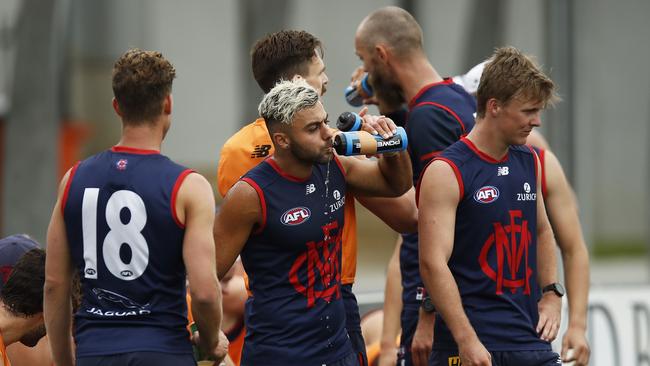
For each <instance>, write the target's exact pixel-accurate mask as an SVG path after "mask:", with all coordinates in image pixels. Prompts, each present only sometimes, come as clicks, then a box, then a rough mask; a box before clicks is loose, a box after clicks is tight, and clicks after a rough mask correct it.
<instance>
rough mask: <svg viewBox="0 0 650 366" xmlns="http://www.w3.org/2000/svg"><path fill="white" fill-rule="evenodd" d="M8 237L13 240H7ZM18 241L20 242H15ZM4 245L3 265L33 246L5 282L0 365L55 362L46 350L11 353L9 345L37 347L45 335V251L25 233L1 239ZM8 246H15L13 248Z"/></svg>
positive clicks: (0, 299)
mask: <svg viewBox="0 0 650 366" xmlns="http://www.w3.org/2000/svg"><path fill="white" fill-rule="evenodd" d="M8 239H9V240H10V242H8V241H7V240H8ZM16 242H18V243H19V244H17V245H14V244H15V243H16ZM0 245H1V247H0V254H1V255H2V257H1V258H0V260H1V261H2V262H3V264H4V263H7V262H6V260H9V261H12V260H13V259H16V255H17V254H18V253H20V252H23V251H24V250H26V249H27V248H29V247H32V248H31V249H28V250H27V251H24V252H23V253H22V254H21V255H20V257H19V259H18V260H17V261H16V262H15V265H13V268H12V269H11V271H10V272H9V273H8V277H7V279H6V281H3V282H4V285H3V286H2V291H1V292H0V302H1V305H2V306H0V364H1V365H4V366H10V365H11V362H10V360H14V362H15V363H14V365H16V364H21V365H26V364H27V363H26V362H28V361H34V362H35V363H34V364H32V365H44V364H46V363H47V364H49V363H51V360H50V359H49V357H48V356H49V355H44V354H43V353H42V349H36V350H25V349H20V348H13V349H12V350H11V352H9V350H8V349H7V348H6V347H9V348H11V347H13V345H14V344H15V343H17V342H20V343H21V344H23V345H25V346H27V347H34V346H36V345H37V344H38V343H39V341H40V340H41V339H42V338H43V337H44V336H45V323H44V321H43V284H44V282H45V251H44V250H43V249H40V248H39V247H38V244H37V243H35V242H34V241H32V240H31V239H29V238H27V237H24V236H13V237H9V238H5V239H3V240H2V241H0ZM8 246H10V247H13V248H11V249H9V248H8ZM17 246H20V247H21V248H18V247H17ZM10 252H13V253H10ZM4 268H7V267H3V269H4ZM3 275H4V273H3ZM3 277H4V276H3ZM3 279H4V278H3ZM9 353H11V354H9Z"/></svg>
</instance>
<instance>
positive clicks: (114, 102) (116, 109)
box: [112, 98, 122, 117]
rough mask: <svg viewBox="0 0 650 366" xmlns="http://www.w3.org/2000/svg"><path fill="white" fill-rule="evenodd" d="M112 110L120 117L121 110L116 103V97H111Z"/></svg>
mask: <svg viewBox="0 0 650 366" xmlns="http://www.w3.org/2000/svg"><path fill="white" fill-rule="evenodd" d="M112 103H113V110H114V111H115V113H117V115H118V116H120V117H122V111H120V105H119V104H118V103H117V99H115V98H113V102H112Z"/></svg>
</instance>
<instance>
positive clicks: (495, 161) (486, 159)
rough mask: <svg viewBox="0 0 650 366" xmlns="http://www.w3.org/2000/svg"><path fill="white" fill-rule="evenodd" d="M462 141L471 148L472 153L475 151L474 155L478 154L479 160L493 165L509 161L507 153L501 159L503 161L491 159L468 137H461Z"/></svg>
mask: <svg viewBox="0 0 650 366" xmlns="http://www.w3.org/2000/svg"><path fill="white" fill-rule="evenodd" d="M460 141H462V142H464V143H465V145H467V147H469V148H470V149H471V150H472V151H474V153H476V155H478V157H479V158H481V159H482V160H485V161H487V162H488V163H493V164H494V163H505V162H506V161H508V153H507V152H506V155H505V156H504V157H503V158H501V160H497V159H495V158H493V157H491V156H490V155H488V154H486V153H484V152H482V151H481V150H479V149H478V147H476V145H474V143H473V142H472V141H471V140H470V139H468V138H467V137H461V138H460Z"/></svg>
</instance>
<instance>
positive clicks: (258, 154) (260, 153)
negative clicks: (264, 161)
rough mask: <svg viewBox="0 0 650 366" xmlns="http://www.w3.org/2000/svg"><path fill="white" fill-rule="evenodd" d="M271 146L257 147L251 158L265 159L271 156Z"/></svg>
mask: <svg viewBox="0 0 650 366" xmlns="http://www.w3.org/2000/svg"><path fill="white" fill-rule="evenodd" d="M269 150H271V145H255V149H254V150H253V152H252V153H251V158H264V157H266V156H269Z"/></svg>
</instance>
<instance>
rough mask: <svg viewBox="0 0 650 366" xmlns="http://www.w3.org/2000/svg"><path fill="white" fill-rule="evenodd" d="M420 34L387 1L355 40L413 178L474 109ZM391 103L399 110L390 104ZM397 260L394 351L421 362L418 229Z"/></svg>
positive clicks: (425, 350)
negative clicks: (404, 141) (400, 132)
mask: <svg viewBox="0 0 650 366" xmlns="http://www.w3.org/2000/svg"><path fill="white" fill-rule="evenodd" d="M422 37H423V34H422V29H421V28H420V25H419V24H418V23H417V21H416V20H415V19H414V18H413V16H411V14H409V13H408V12H407V11H405V10H403V9H401V8H398V7H393V6H389V7H384V8H381V9H379V10H376V11H374V12H372V13H371V14H369V15H368V16H367V17H365V18H364V19H363V21H362V22H361V24H360V25H359V27H358V28H357V31H356V34H355V41H354V44H355V50H356V54H357V56H358V57H359V58H360V60H361V61H362V63H363V69H364V71H366V72H368V74H369V79H370V81H371V84H372V86H373V88H374V89H375V90H377V99H378V101H377V103H378V105H379V108H380V113H382V114H385V115H389V116H394V115H402V116H404V118H405V121H404V122H403V125H404V126H405V128H406V133H407V135H408V139H409V153H410V156H411V163H412V170H413V176H412V177H411V178H412V180H413V182H414V183H415V182H417V181H418V179H419V176H420V173H421V171H422V169H423V168H424V166H425V165H426V164H427V163H428V162H429V161H430V160H431V159H432V158H434V157H435V156H436V155H438V154H440V153H441V152H442V150H444V149H445V148H446V147H448V146H449V145H451V144H453V143H454V142H456V141H458V139H460V138H461V136H464V135H465V134H467V133H468V132H469V131H470V130H471V128H472V126H473V125H474V116H473V114H474V112H475V111H476V103H475V101H474V99H473V98H472V97H471V96H470V95H469V94H468V93H467V92H466V91H465V90H464V89H463V88H462V87H461V86H459V85H457V84H455V83H454V82H453V81H452V79H451V78H443V77H441V76H440V74H439V73H438V72H437V71H436V69H435V68H434V67H433V66H432V64H431V62H430V61H429V59H428V58H427V55H426V53H425V51H424V48H423V40H422ZM400 96H401V100H400V99H399V97H400ZM384 98H386V99H387V101H383V99H384ZM400 102H403V103H407V106H408V113H407V114H406V113H399V108H401V104H402V103H400ZM395 107H397V108H398V110H391V109H392V108H395ZM397 124H402V123H400V121H398V122H397ZM400 266H401V278H402V287H403V292H402V304H403V308H402V315H401V327H402V335H401V345H400V350H399V356H398V357H399V360H400V362H403V363H402V364H404V365H412V364H414V365H418V366H423V365H426V364H427V360H428V358H429V355H430V353H431V345H432V342H433V341H432V340H433V321H434V315H433V313H430V312H428V311H431V309H423V308H422V307H421V304H422V303H423V300H425V299H426V298H427V296H429V295H431V294H427V293H426V291H425V288H424V284H423V283H422V279H421V277H420V271H419V263H418V235H417V233H413V234H405V235H403V241H402V244H401V247H400Z"/></svg>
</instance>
